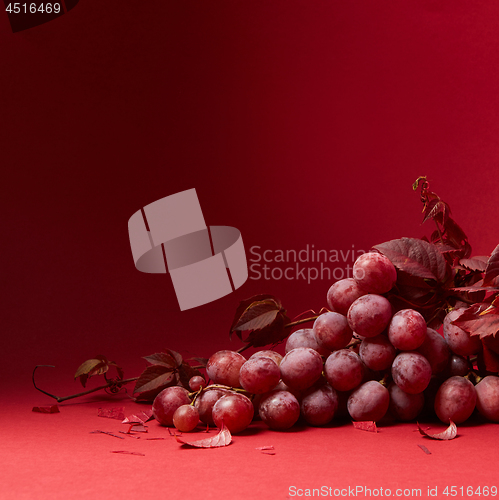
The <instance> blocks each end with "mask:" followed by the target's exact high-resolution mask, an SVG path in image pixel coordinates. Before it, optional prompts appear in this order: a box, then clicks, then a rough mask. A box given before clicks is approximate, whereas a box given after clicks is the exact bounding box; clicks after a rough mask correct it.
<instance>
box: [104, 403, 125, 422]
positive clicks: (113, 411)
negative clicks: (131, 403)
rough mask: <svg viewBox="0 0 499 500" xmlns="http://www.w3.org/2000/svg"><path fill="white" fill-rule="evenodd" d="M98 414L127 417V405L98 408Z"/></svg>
mask: <svg viewBox="0 0 499 500" xmlns="http://www.w3.org/2000/svg"><path fill="white" fill-rule="evenodd" d="M97 416H98V417H105V418H114V419H116V420H123V419H124V418H125V407H124V406H119V407H115V408H99V409H98V410H97Z"/></svg>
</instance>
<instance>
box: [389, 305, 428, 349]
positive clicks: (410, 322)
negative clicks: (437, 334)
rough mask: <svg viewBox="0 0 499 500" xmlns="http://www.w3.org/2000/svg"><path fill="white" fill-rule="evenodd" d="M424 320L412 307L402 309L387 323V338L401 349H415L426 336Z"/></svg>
mask: <svg viewBox="0 0 499 500" xmlns="http://www.w3.org/2000/svg"><path fill="white" fill-rule="evenodd" d="M426 330H427V327H426V321H425V319H424V318H423V316H421V314H420V313H418V312H417V311H415V310H414V309H402V310H401V311H398V312H397V313H395V314H394V315H393V318H392V319H391V321H390V324H389V325H388V339H389V340H390V342H391V343H392V344H393V345H394V347H395V348H397V349H400V350H401V351H413V350H414V349H417V348H418V347H419V346H420V345H421V344H422V343H423V342H424V340H425V338H426Z"/></svg>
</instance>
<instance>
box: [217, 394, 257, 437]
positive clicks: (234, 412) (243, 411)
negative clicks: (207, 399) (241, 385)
mask: <svg viewBox="0 0 499 500" xmlns="http://www.w3.org/2000/svg"><path fill="white" fill-rule="evenodd" d="M253 415H254V408H253V403H252V402H251V401H250V399H249V398H247V397H246V396H244V395H243V394H238V393H233V394H229V395H227V396H223V397H221V398H220V399H219V400H218V401H217V402H216V403H215V405H214V406H213V422H214V423H215V425H216V426H217V427H218V428H221V427H222V422H223V424H224V425H225V426H226V427H227V429H229V431H230V432H231V433H232V434H236V433H238V432H242V431H244V429H246V428H247V427H248V425H249V424H250V423H251V421H252V420H253Z"/></svg>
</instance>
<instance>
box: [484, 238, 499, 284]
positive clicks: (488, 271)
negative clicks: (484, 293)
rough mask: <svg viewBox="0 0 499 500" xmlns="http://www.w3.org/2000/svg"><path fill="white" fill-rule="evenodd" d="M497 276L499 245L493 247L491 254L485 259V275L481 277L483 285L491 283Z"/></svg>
mask: <svg viewBox="0 0 499 500" xmlns="http://www.w3.org/2000/svg"><path fill="white" fill-rule="evenodd" d="M497 276H499V245H497V246H496V247H495V249H494V251H493V252H492V255H491V256H490V258H489V260H488V261H487V267H486V268H485V276H484V278H483V286H488V285H491V284H492V283H493V282H494V278H496V277H497Z"/></svg>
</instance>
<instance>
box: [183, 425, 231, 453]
mask: <svg viewBox="0 0 499 500" xmlns="http://www.w3.org/2000/svg"><path fill="white" fill-rule="evenodd" d="M175 439H176V440H177V441H178V442H179V443H180V444H183V445H186V446H192V447H194V448H220V447H222V446H228V445H229V444H230V443H231V441H232V435H231V433H230V431H229V429H227V427H225V425H224V423H223V422H222V426H221V428H220V431H219V432H218V434H217V435H215V436H213V437H211V438H206V439H200V440H198V441H184V440H183V439H181V438H180V437H179V436H178V435H177V434H175Z"/></svg>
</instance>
